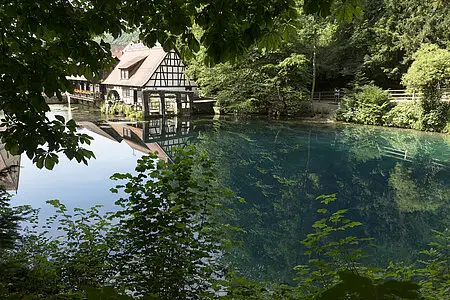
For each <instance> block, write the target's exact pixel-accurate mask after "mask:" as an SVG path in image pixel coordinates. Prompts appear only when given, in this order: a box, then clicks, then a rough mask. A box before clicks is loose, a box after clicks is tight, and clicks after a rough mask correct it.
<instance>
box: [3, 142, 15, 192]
mask: <svg viewBox="0 0 450 300" xmlns="http://www.w3.org/2000/svg"><path fill="white" fill-rule="evenodd" d="M19 173H20V155H11V154H9V152H8V151H6V149H5V145H3V144H0V186H2V187H3V188H4V189H5V190H7V191H16V192H17V189H18V188H19Z"/></svg>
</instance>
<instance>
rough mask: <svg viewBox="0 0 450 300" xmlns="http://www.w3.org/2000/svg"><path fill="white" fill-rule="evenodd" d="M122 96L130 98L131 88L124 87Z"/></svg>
mask: <svg viewBox="0 0 450 300" xmlns="http://www.w3.org/2000/svg"><path fill="white" fill-rule="evenodd" d="M122 96H123V97H124V98H129V97H130V96H131V93H130V89H127V88H124V89H123V90H122Z"/></svg>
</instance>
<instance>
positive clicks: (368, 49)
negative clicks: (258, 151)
mask: <svg viewBox="0 0 450 300" xmlns="http://www.w3.org/2000/svg"><path fill="white" fill-rule="evenodd" d="M449 10H450V8H449V6H448V5H447V4H446V3H445V1H440V0H436V1H427V2H423V1H417V0H401V1H393V0H371V1H366V2H365V4H364V5H363V6H362V12H361V15H360V17H357V18H354V19H353V20H352V22H346V21H345V19H344V20H338V19H337V18H336V16H328V17H320V16H317V15H316V16H311V15H306V14H302V13H300V16H299V18H298V20H297V23H296V26H295V27H294V29H293V30H294V31H295V33H294V34H293V35H291V37H290V38H289V39H288V40H287V41H282V40H279V41H277V40H276V38H275V37H271V38H272V39H274V41H273V42H274V43H279V44H280V48H278V49H276V50H273V49H271V48H270V47H265V45H264V43H262V44H260V45H257V46H255V47H253V48H252V49H250V50H249V51H247V52H246V53H245V54H244V55H243V57H242V58H240V59H239V60H237V61H235V62H234V63H233V62H228V63H221V64H218V65H215V66H212V67H211V66H205V64H204V56H202V53H201V52H200V54H199V55H198V56H197V58H196V59H195V60H193V61H191V63H192V64H191V66H190V69H189V75H191V76H192V77H193V78H195V79H196V80H197V83H198V85H199V86H200V90H201V93H202V94H203V95H204V96H206V97H214V98H216V99H217V101H218V104H219V106H220V107H221V108H222V109H223V110H224V111H225V112H238V113H260V114H267V113H268V114H274V113H277V114H281V115H291V116H296V115H297V116H305V115H308V116H309V115H311V114H312V113H313V112H311V109H310V108H311V104H310V102H309V101H310V99H311V93H312V92H314V91H333V90H334V89H335V88H338V89H341V90H345V91H347V92H348V93H349V94H350V93H352V92H353V93H356V96H349V97H347V98H346V99H345V101H344V103H343V105H342V106H341V109H340V110H339V111H338V114H337V116H336V118H337V119H338V120H344V121H350V122H356V123H364V124H372V125H385V126H394V127H406V128H414V129H420V130H431V131H449V129H450V126H449V125H447V122H448V118H449V107H448V105H443V104H442V105H441V104H439V103H435V101H434V100H433V99H436V97H438V96H437V95H436V93H439V91H441V88H444V87H445V86H446V84H447V82H448V80H449V79H450V69H449V67H450V65H449V63H450V60H449V58H450V52H449V51H448V50H447V47H448V44H449V41H450V35H449V31H448V26H449V22H450V17H449ZM291 29H292V28H291ZM280 34H283V32H281V33H280ZM382 89H409V90H411V91H415V92H424V93H425V96H424V102H429V103H428V104H425V105H418V104H412V103H411V104H407V105H397V106H395V105H392V104H389V101H388V97H387V94H383V93H382V91H381V90H382ZM358 94H359V96H358Z"/></svg>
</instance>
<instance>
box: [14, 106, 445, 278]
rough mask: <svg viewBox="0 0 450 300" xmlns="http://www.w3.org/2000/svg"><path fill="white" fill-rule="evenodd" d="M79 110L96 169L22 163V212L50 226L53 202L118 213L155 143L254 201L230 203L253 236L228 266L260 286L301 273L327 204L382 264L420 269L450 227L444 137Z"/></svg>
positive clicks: (18, 198) (63, 162)
mask: <svg viewBox="0 0 450 300" xmlns="http://www.w3.org/2000/svg"><path fill="white" fill-rule="evenodd" d="M75 108H76V110H75V111H73V112H72V116H74V117H75V118H76V119H78V120H81V121H84V123H83V124H84V125H83V126H84V127H80V129H79V130H80V131H81V132H84V133H88V134H90V135H91V136H93V137H94V142H93V144H92V146H91V149H92V150H93V151H94V152H95V154H96V156H97V159H96V160H93V161H91V162H90V163H89V166H84V165H79V164H77V163H75V162H69V161H67V160H65V159H62V160H61V162H60V164H59V165H58V166H56V168H55V170H54V171H45V170H37V169H36V168H35V167H34V166H32V165H31V163H30V162H29V161H28V159H27V158H26V156H23V157H22V160H21V165H22V168H21V169H20V178H19V188H18V190H17V194H16V195H15V196H14V199H13V200H14V203H15V204H18V203H20V204H31V205H33V206H34V207H40V208H41V213H42V215H43V216H44V217H45V216H48V215H50V214H51V212H52V210H51V209H50V208H49V206H48V205H46V204H45V201H46V200H48V199H60V200H61V201H63V202H64V203H66V204H67V205H68V206H69V207H89V206H91V205H94V204H103V205H105V210H111V209H114V205H113V202H114V201H115V200H116V199H117V195H114V194H111V193H110V192H109V188H111V187H112V186H113V185H114V182H111V181H110V180H108V178H109V176H110V175H112V174H113V173H115V172H132V170H133V169H134V166H135V162H136V159H137V158H139V157H140V156H141V155H142V154H143V153H142V151H144V152H145V148H146V147H147V148H149V149H153V148H152V147H154V145H155V144H154V143H155V142H158V146H159V147H161V149H163V150H164V151H165V152H166V153H168V154H169V156H170V153H171V149H172V146H173V145H177V144H178V145H183V144H186V143H189V142H195V143H196V145H197V147H198V149H199V150H204V151H206V152H207V153H208V154H209V155H210V157H211V158H212V159H214V160H215V161H216V162H217V169H218V171H217V174H218V177H219V179H220V181H221V182H222V183H223V184H224V185H226V186H228V187H230V188H231V189H232V190H233V191H234V192H235V193H236V194H238V195H239V196H241V197H244V198H245V200H246V203H244V204H241V203H236V204H233V205H232V206H233V213H232V214H231V216H230V221H231V222H232V223H233V224H234V225H237V226H239V227H241V228H243V229H244V231H245V234H241V235H240V236H239V238H240V239H241V241H242V245H241V246H240V247H236V248H235V249H234V250H233V252H232V253H233V256H232V257H231V261H232V262H233V264H234V265H235V266H237V267H238V269H239V271H240V272H241V273H243V274H244V275H246V276H248V277H250V278H253V279H257V280H275V281H279V282H291V280H292V278H293V277H294V275H295V274H294V272H293V271H292V269H293V267H294V266H295V265H298V264H301V263H303V262H304V261H305V257H304V256H303V255H302V252H303V250H304V249H303V248H302V245H301V244H300V241H301V240H302V239H303V238H304V237H305V235H306V234H307V233H309V232H311V231H312V230H311V229H312V228H311V225H312V223H313V222H314V221H315V220H316V219H317V217H318V216H317V214H316V213H315V211H316V209H317V208H318V207H319V206H318V201H316V200H315V199H316V197H318V196H320V195H322V194H332V193H336V195H337V198H338V201H337V202H336V203H335V204H334V208H336V209H337V208H347V209H349V216H350V217H351V218H352V219H354V220H356V221H360V222H362V223H363V224H364V225H363V226H361V227H360V228H359V229H358V230H357V231H356V232H354V233H356V234H359V235H361V236H364V237H372V238H374V243H375V244H377V247H376V248H373V249H369V254H370V257H369V258H368V260H370V262H372V263H375V264H378V265H383V264H385V263H387V261H389V260H394V261H407V262H410V261H413V260H415V259H417V257H418V251H419V250H421V249H423V248H424V247H425V246H426V245H427V243H428V242H429V241H430V238H431V229H437V230H442V229H444V228H447V227H449V225H450V217H449V208H450V205H449V202H450V136H448V135H439V134H429V133H420V132H413V131H407V130H397V129H389V128H377V127H369V126H353V125H333V124H320V125H318V124H305V123H298V122H281V121H267V120H246V119H231V120H213V119H212V118H206V119H198V120H186V119H177V120H173V119H170V120H165V121H164V122H163V121H162V120H153V121H151V122H150V123H140V122H135V123H130V122H116V123H105V121H102V122H100V123H99V122H97V121H98V120H100V119H101V116H100V115H95V114H91V115H90V117H88V118H87V117H86V112H85V111H84V110H83V108H81V107H75ZM55 110H56V111H58V113H62V114H67V109H66V108H64V107H56V108H55ZM86 121H89V122H86ZM90 121H92V122H90ZM107 124H113V125H114V124H115V125H114V126H115V127H116V129H115V130H116V132H117V133H118V134H119V135H120V134H123V133H124V132H128V131H122V129H123V127H126V128H131V129H132V130H130V131H129V132H133V133H132V134H131V135H130V137H129V138H126V137H125V138H124V137H123V136H122V137H120V136H117V135H115V134H114V132H113V131H111V128H110V127H111V126H110V125H107ZM108 126H110V127H108ZM120 126H122V127H120ZM105 132H106V133H107V134H104V133H105ZM168 159H170V157H168Z"/></svg>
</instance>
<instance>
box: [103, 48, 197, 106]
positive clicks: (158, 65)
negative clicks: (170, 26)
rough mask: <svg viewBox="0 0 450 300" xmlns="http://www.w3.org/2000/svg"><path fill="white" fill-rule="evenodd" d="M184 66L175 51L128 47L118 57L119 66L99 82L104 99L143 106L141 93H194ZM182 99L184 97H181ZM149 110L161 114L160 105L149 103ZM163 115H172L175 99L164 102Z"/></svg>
mask: <svg viewBox="0 0 450 300" xmlns="http://www.w3.org/2000/svg"><path fill="white" fill-rule="evenodd" d="M185 68H186V67H185V65H184V63H183V61H182V60H181V57H180V55H179V54H178V53H177V52H176V51H170V52H166V51H164V49H163V48H162V47H161V46H156V47H153V48H148V47H146V46H145V45H143V44H141V43H138V44H133V45H129V46H128V47H127V48H126V49H125V50H124V53H123V55H122V56H121V57H120V62H119V64H118V65H117V66H116V67H115V68H114V70H113V71H112V72H111V74H109V76H108V77H107V78H106V79H105V80H104V81H103V83H102V84H103V85H104V86H105V90H106V96H107V99H116V100H121V101H123V102H125V103H127V104H137V105H143V104H144V103H143V102H144V91H145V90H146V91H148V90H151V91H152V92H153V94H157V92H158V91H165V92H166V93H170V92H178V93H179V92H188V91H192V92H194V93H195V92H196V85H195V82H193V81H191V80H189V79H188V78H187V77H186V75H185V74H184V71H185ZM181 96H184V97H186V94H184V93H183V94H181ZM149 105H150V110H151V109H152V105H153V109H157V110H158V112H160V111H161V108H160V107H156V106H160V105H161V103H160V102H158V101H156V102H154V101H152V99H150V103H149ZM164 106H165V111H176V109H177V108H176V106H177V103H176V100H175V97H173V98H167V100H166V101H165V103H164Z"/></svg>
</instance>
